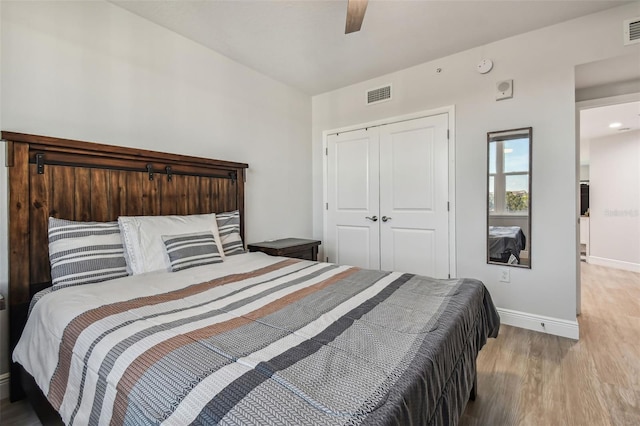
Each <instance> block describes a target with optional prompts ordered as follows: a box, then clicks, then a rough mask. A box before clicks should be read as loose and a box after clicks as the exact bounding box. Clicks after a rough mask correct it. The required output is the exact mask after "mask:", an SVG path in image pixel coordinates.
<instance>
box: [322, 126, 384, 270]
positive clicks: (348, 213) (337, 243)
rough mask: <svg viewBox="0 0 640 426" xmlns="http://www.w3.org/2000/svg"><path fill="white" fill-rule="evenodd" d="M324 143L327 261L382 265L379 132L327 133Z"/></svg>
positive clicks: (371, 267) (359, 264)
mask: <svg viewBox="0 0 640 426" xmlns="http://www.w3.org/2000/svg"><path fill="white" fill-rule="evenodd" d="M327 142H328V144H327V148H328V154H327V155H328V170H327V173H328V176H327V177H328V179H327V184H328V188H327V201H328V203H327V204H328V206H327V216H326V217H327V223H326V227H327V241H326V245H325V247H326V248H325V250H327V255H328V257H329V261H330V262H334V263H339V264H342V265H353V266H359V267H362V268H366V269H380V230H379V225H380V221H379V219H378V207H379V181H378V176H379V140H378V130H377V129H375V128H374V129H369V130H365V129H362V130H356V131H352V132H345V133H340V134H338V135H331V136H329V138H328V141H327Z"/></svg>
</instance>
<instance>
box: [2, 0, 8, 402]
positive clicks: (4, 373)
mask: <svg viewBox="0 0 640 426" xmlns="http://www.w3.org/2000/svg"><path fill="white" fill-rule="evenodd" d="M1 79H2V7H0V81H1ZM1 98H2V84H0V99H1ZM0 129H2V105H1V104H0ZM7 185H8V182H7V168H6V167H5V144H4V143H2V142H0V294H2V295H3V296H4V298H5V305H7V287H8V283H9V271H8V263H7V258H8V257H9V252H8V249H9V241H8V239H7V234H8V223H7ZM8 312H9V311H8V310H6V309H5V310H4V311H0V399H2V398H4V397H5V396H6V395H8V392H9V381H8V378H7V374H8V373H7V372H8V371H9V361H8V356H7V355H6V354H7V352H8V346H9V333H8V330H9V327H8V323H9V315H8Z"/></svg>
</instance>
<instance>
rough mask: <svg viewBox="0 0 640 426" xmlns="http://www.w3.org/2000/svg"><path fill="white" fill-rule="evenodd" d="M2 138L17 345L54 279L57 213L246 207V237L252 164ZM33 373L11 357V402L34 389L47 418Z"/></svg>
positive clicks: (90, 216) (84, 215)
mask: <svg viewBox="0 0 640 426" xmlns="http://www.w3.org/2000/svg"><path fill="white" fill-rule="evenodd" d="M2 139H3V140H5V141H6V142H7V143H6V145H7V156H6V158H7V160H6V161H7V167H8V168H9V295H8V298H9V327H10V332H9V342H10V345H9V347H10V351H11V352H13V349H14V348H15V346H16V344H17V342H18V340H19V338H20V335H21V334H22V330H23V329H24V326H25V323H26V320H27V313H28V309H29V303H30V301H31V298H32V297H33V295H34V294H35V293H37V292H38V291H40V290H42V289H45V288H47V287H50V286H51V275H50V265H49V247H48V236H47V227H48V218H49V216H53V217H57V218H62V219H69V220H77V221H100V222H102V221H113V220H116V219H117V218H118V216H125V215H126V216H141V215H146V216H155V215H170V214H179V215H185V214H201V213H220V212H225V211H232V210H239V211H240V224H241V225H240V226H241V235H242V237H243V241H244V181H245V169H246V168H247V167H249V166H248V165H247V164H244V163H234V162H229V161H219V160H210V159H205V158H197V157H189V156H184V155H176V154H166V153H160V152H155V151H147V150H142V149H134V148H124V147H118V146H112V145H103V144H96V143H90V142H81V141H75V140H68V139H59V138H52V137H46V136H36V135H27V134H21V133H13V132H5V131H3V132H2ZM25 375H26V373H24V370H22V368H21V366H20V365H18V364H16V363H11V379H10V398H11V401H16V400H18V399H22V398H23V397H24V396H25V392H26V393H27V394H28V396H29V399H30V400H31V401H32V403H33V404H34V408H36V412H37V413H38V415H39V416H40V417H41V418H43V416H44V418H47V416H48V415H49V414H50V413H48V412H47V410H46V407H45V406H43V404H44V405H48V404H46V403H47V401H46V399H44V402H43V401H38V398H39V397H40V398H43V396H42V393H41V392H39V389H38V388H37V387H35V389H34V388H33V386H34V385H35V384H34V383H32V382H33V379H32V378H31V376H29V375H26V376H28V377H25ZM38 393H39V395H38ZM38 406H40V407H38ZM49 407H51V406H50V405H49ZM39 408H40V410H42V411H40V410H39ZM51 410H53V408H51ZM54 413H55V411H54ZM55 414H57V413H55ZM44 418H43V420H44ZM51 420H52V419H51V418H49V419H48V420H47V423H49V421H51ZM58 421H59V417H58ZM54 422H55V421H54Z"/></svg>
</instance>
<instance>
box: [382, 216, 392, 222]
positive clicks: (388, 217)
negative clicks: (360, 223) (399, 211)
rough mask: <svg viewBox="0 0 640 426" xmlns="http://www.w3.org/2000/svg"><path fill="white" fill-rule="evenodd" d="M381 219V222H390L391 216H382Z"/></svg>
mask: <svg viewBox="0 0 640 426" xmlns="http://www.w3.org/2000/svg"><path fill="white" fill-rule="evenodd" d="M381 219H382V221H383V222H386V221H388V220H391V216H382V218H381Z"/></svg>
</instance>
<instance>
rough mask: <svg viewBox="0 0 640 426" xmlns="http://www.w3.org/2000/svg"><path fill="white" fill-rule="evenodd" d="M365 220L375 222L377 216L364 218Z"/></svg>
mask: <svg viewBox="0 0 640 426" xmlns="http://www.w3.org/2000/svg"><path fill="white" fill-rule="evenodd" d="M365 219H369V220H370V221H371V222H377V221H378V216H373V217H369V216H365Z"/></svg>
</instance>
